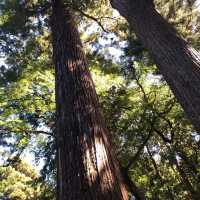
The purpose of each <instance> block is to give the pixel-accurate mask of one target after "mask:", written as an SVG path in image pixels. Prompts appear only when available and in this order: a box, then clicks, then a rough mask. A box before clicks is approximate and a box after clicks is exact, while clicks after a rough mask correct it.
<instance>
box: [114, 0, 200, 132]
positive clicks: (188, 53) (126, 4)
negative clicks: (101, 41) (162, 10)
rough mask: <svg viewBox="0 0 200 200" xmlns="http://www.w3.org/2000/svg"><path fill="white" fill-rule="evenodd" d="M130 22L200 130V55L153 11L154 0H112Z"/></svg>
mask: <svg viewBox="0 0 200 200" xmlns="http://www.w3.org/2000/svg"><path fill="white" fill-rule="evenodd" d="M111 4H112V6H113V8H115V9H117V10H118V11H119V12H120V14H121V15H122V16H124V17H125V18H126V20H127V21H128V22H129V24H130V26H131V28H132V29H133V30H134V31H135V33H136V35H137V36H138V37H139V39H140V40H141V42H142V43H143V45H144V46H145V47H146V48H147V49H148V50H149V52H150V54H151V56H152V58H153V59H154V61H155V63H156V65H157V67H158V68H159V70H160V72H161V73H162V75H163V76H164V78H165V80H166V81H167V83H168V85H169V86H170V87H171V90H172V91H173V93H174V95H175V96H176V98H177V99H178V101H179V102H180V104H181V105H182V107H183V109H184V110H185V112H186V114H187V116H188V117H189V118H190V120H191V122H192V123H193V125H194V127H195V128H196V130H197V131H200V54H199V53H198V52H197V51H195V50H194V49H192V48H189V47H188V46H187V44H186V42H185V41H184V40H183V39H181V38H180V37H179V36H178V34H177V32H176V31H175V30H174V29H173V27H172V26H171V25H170V24H169V23H168V22H167V21H166V20H165V19H164V18H163V17H162V16H161V15H160V14H159V13H158V12H157V11H156V10H155V8H154V4H153V0H111Z"/></svg>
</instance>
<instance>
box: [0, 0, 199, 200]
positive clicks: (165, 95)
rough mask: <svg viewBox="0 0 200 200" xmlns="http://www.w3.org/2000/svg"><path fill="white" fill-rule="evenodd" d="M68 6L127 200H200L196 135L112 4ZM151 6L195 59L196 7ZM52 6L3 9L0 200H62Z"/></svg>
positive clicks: (38, 1) (13, 2)
mask: <svg viewBox="0 0 200 200" xmlns="http://www.w3.org/2000/svg"><path fill="white" fill-rule="evenodd" d="M64 3H65V5H66V6H69V7H70V8H71V9H73V10H74V13H75V16H76V22H77V24H78V27H79V31H80V34H81V39H82V42H83V46H84V50H85V52H86V57H87V60H88V65H89V67H90V70H91V73H92V78H93V80H94V83H95V87H96V90H97V93H98V96H99V101H100V105H101V107H102V109H103V114H104V117H105V121H106V123H107V127H108V130H109V132H110V137H111V140H112V142H113V144H114V146H115V151H116V156H117V160H118V161H119V164H120V168H121V170H122V172H123V175H124V177H126V178H127V179H128V182H129V183H130V185H131V186H132V188H133V191H130V193H133V194H132V195H135V194H134V192H135V191H136V190H138V191H139V192H141V193H143V194H145V196H146V199H152V200H153V199H163V200H165V199H166V200H168V199H177V200H178V199H183V200H184V199H185V200H186V199H195V200H197V199H199V197H200V184H199V183H200V165H199V162H200V155H199V154H200V152H199V151H200V150H199V149H200V148H199V147H200V146H199V145H200V134H199V133H198V132H197V131H196V130H195V129H194V128H193V126H192V124H191V122H190V121H189V120H188V118H187V117H186V115H185V113H184V111H183V109H182V108H181V106H180V104H179V103H178V102H177V100H176V99H175V97H174V95H173V93H172V92H171V90H170V89H169V86H168V85H167V83H166V81H165V80H164V78H163V76H162V75H161V72H160V71H159V70H158V69H157V67H156V65H155V63H154V61H153V59H152V57H151V55H150V54H149V52H148V50H147V49H146V48H145V47H144V46H143V44H142V43H141V41H140V40H139V39H138V37H137V36H136V34H135V32H134V30H132V28H130V25H129V24H128V23H127V22H126V21H125V20H124V19H123V18H122V17H121V16H120V15H119V13H117V12H116V11H114V10H113V9H112V8H111V6H110V2H109V1H107V0H104V1H91V0H81V1H68V0H66V1H64ZM155 4H156V8H157V10H158V11H159V12H160V13H161V14H162V15H163V16H164V17H165V19H166V20H167V21H168V22H170V23H171V24H172V25H173V27H174V28H176V29H177V31H178V33H179V34H180V35H181V36H182V37H184V39H185V40H186V41H187V42H188V44H189V45H190V46H191V47H195V48H196V49H197V50H199V49H200V43H199V42H200V32H199V28H200V23H199V20H200V12H199V9H198V7H197V5H198V3H197V1H186V0H177V1H173V0H170V1H166V0H164V1H161V0H156V1H155ZM50 5H51V4H50V2H49V1H46V0H30V1H22V0H18V1H17V0H2V1H1V2H0V51H1V53H0V63H1V66H0V163H1V167H0V198H2V199H16V200H31V199H55V198H56V197H55V196H56V192H55V188H56V173H57V169H56V162H55V157H56V143H55V119H56V114H55V109H56V108H55V82H54V79H55V71H54V68H53V61H52V45H51V42H52V36H51V31H50V23H51V21H50V19H51V17H50V16H51V12H52V10H51V6H50ZM183 92H184V91H183ZM27 159H29V160H30V159H32V161H31V163H30V162H29V163H27ZM38 171H39V172H38Z"/></svg>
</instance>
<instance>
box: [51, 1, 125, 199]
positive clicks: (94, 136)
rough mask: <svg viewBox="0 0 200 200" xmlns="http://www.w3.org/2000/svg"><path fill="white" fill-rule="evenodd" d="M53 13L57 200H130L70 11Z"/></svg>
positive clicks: (59, 8) (58, 4) (55, 4)
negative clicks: (114, 155) (115, 158)
mask: <svg viewBox="0 0 200 200" xmlns="http://www.w3.org/2000/svg"><path fill="white" fill-rule="evenodd" d="M52 9H53V15H52V19H51V26H52V36H53V56H54V63H55V76H56V136H57V137H56V142H57V167H58V200H127V199H128V195H127V191H126V188H125V187H124V185H123V183H122V179H121V176H120V173H119V169H118V167H117V164H116V161H115V160H114V158H113V155H112V151H111V146H110V143H109V141H108V133H107V129H106V127H105V124H104V121H103V118H102V114H101V111H100V108H99V103H98V99H97V95H96V92H95V88H94V84H93V82H92V79H91V76H90V73H89V71H88V68H87V63H86V59H85V55H84V52H83V50H82V44H81V41H80V36H79V33H78V30H77V28H76V25H75V22H74V19H73V15H72V12H71V11H70V10H67V9H66V10H65V9H64V8H63V5H62V1H61V0H52Z"/></svg>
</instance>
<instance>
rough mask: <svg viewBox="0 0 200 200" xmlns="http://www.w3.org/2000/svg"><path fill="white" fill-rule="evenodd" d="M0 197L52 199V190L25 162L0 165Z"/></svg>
mask: <svg viewBox="0 0 200 200" xmlns="http://www.w3.org/2000/svg"><path fill="white" fill-rule="evenodd" d="M0 178H1V182H0V198H3V197H8V198H10V199H17V200H34V199H38V200H40V199H41V200H44V199H52V200H53V199H54V196H53V190H52V189H51V188H50V187H49V186H48V185H46V184H44V183H42V182H40V181H38V180H39V174H38V173H37V172H36V171H35V169H33V168H32V167H31V166H30V165H28V164H27V163H25V162H23V161H20V162H19V163H15V165H13V166H8V167H0Z"/></svg>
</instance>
